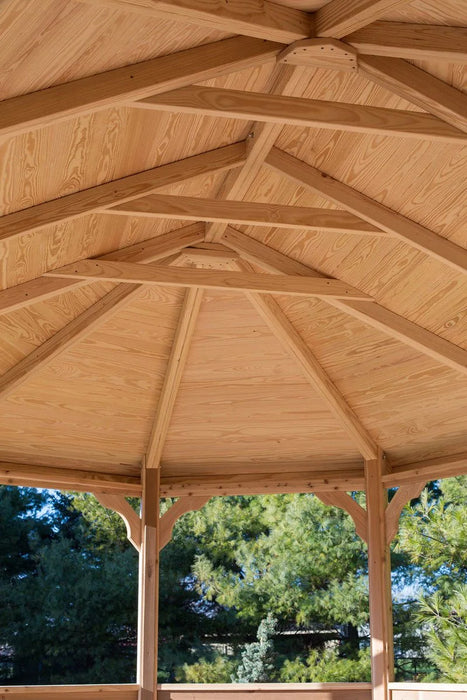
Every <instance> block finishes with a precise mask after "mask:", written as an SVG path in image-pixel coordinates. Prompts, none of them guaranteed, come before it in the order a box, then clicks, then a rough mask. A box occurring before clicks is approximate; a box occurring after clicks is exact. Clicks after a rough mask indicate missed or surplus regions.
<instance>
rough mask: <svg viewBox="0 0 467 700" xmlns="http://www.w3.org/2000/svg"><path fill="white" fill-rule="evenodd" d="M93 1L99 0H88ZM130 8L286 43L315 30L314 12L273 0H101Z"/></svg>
mask: <svg viewBox="0 0 467 700" xmlns="http://www.w3.org/2000/svg"><path fill="white" fill-rule="evenodd" d="M86 2H90V3H92V4H93V5H95V4H96V0H86ZM98 2H99V3H100V4H101V5H109V6H110V7H112V8H115V9H121V10H123V11H127V12H138V13H142V14H145V15H147V16H150V17H151V16H152V17H161V18H166V19H170V20H173V21H178V22H183V23H187V22H188V23H189V24H195V25H199V26H201V27H206V29H210V30H212V29H218V30H219V31H221V32H227V33H229V34H246V35H247V36H254V37H259V38H260V39H271V40H273V41H281V42H283V43H285V44H288V43H290V42H291V41H295V39H299V38H303V37H305V36H309V35H310V34H311V33H312V31H313V16H312V15H311V14H308V13H306V12H301V11H300V10H295V9H293V8H291V7H284V6H283V5H278V4H276V3H273V2H269V0H248V2H241V1H239V0H230V2H225V3H224V2H212V1H210V0H157V2H154V0H98Z"/></svg>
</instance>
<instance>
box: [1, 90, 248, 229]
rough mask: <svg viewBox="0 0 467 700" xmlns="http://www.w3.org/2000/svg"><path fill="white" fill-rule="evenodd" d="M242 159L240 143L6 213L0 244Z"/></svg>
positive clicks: (233, 165)
mask: <svg viewBox="0 0 467 700" xmlns="http://www.w3.org/2000/svg"><path fill="white" fill-rule="evenodd" d="M0 108H1V103H0ZM245 159H246V145H245V142H243V141H242V142H240V143H234V144H232V145H230V146H224V147H222V148H217V149H215V150H212V151H206V152H204V153H200V154H199V155H196V156H190V157H188V158H183V159H181V160H177V161H174V162H172V163H167V164H166V165H160V166H158V167H156V168H151V169H150V170H144V171H143V172H140V173H136V174H135V175H129V176H128V177H122V178H120V179H119V180H112V181H111V182H106V183H105V184H103V185H97V186H96V187H90V188H89V189H86V190H80V191H79V192H75V193H74V194H69V195H66V196H65V197H59V198H58V199H52V200H50V201H48V202H43V203H42V204H37V205H35V206H33V207H29V208H28V209H21V210H20V211H16V212H13V213H12V214H6V215H5V216H2V217H0V241H8V240H11V239H13V238H15V237H16V236H20V235H22V234H24V233H29V232H31V231H36V230H39V229H41V228H44V227H46V226H51V225H53V224H58V223H61V222H63V221H70V220H71V219H76V218H78V217H81V216H85V215H86V214H92V213H93V212H96V211H104V210H106V208H108V207H112V206H115V205H117V204H123V203H128V202H130V201H132V200H134V199H138V197H142V196H144V195H147V194H149V193H152V192H157V190H159V189H161V188H162V187H167V186H169V185H174V184H177V183H179V182H185V181H186V180H190V179H191V178H194V177H198V176H199V175H208V174H213V173H219V172H223V171H225V170H230V169H231V168H236V167H238V166H240V165H242V164H243V163H244V162H245Z"/></svg>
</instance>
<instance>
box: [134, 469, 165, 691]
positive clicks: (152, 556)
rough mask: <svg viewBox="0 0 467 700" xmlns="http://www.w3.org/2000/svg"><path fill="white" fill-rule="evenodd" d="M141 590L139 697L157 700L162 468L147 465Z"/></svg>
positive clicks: (140, 561)
mask: <svg viewBox="0 0 467 700" xmlns="http://www.w3.org/2000/svg"><path fill="white" fill-rule="evenodd" d="M142 480H143V494H142V500H141V521H142V540H141V550H140V560H139V592H138V655H137V682H138V683H139V685H140V688H139V693H138V700H157V649H158V632H159V523H160V518H159V501H160V469H149V468H148V467H146V465H143V471H142Z"/></svg>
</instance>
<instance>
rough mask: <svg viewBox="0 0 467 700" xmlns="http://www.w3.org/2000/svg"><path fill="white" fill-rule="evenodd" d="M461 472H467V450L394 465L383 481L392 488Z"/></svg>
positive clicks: (444, 477)
mask: <svg viewBox="0 0 467 700" xmlns="http://www.w3.org/2000/svg"><path fill="white" fill-rule="evenodd" d="M460 474H467V452H458V453H456V454H452V455H446V456H444V457H434V458H433V459H425V460H421V461H418V462H411V463H409V464H402V465H398V466H393V467H392V469H391V472H390V473H388V474H385V475H384V476H383V482H384V484H385V486H386V487H387V488H391V487H393V486H400V485H404V484H410V483H414V482H415V483H416V482H421V481H425V483H426V482H427V481H433V480H435V479H447V478H448V477H451V476H459V475H460Z"/></svg>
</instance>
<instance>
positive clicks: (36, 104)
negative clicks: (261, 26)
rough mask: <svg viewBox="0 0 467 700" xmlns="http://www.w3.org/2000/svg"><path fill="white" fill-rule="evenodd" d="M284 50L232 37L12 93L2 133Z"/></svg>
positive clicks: (1, 115)
mask: <svg viewBox="0 0 467 700" xmlns="http://www.w3.org/2000/svg"><path fill="white" fill-rule="evenodd" d="M198 1H199V0H196V2H198ZM92 2H93V4H95V2H94V0H92ZM284 9H285V8H284ZM228 31H229V33H231V31H232V30H231V29H229V30H228ZM282 48H283V46H282V45H281V44H275V43H272V42H265V41H261V40H259V39H251V38H249V37H243V36H239V37H233V38H232V39H224V40H222V41H217V42H213V43H211V44H204V45H203V46H197V47H195V48H192V49H186V50H185V51H179V52H177V53H173V54H169V55H168V56H161V57H160V58H154V59H152V60H150V61H144V62H142V63H135V64H133V65H130V66H124V67H123V68H116V69H114V70H111V71H106V72H104V73H98V74H97V75H92V76H90V77H88V78H81V79H80V80H74V81H71V82H69V83H64V84H62V85H56V86H54V87H50V88H46V89H44V90H39V91H38V92H32V93H29V94H27V95H20V96H18V97H12V98H10V99H8V100H4V101H3V102H1V103H0V135H1V136H11V135H14V134H17V133H21V132H24V131H30V130H31V129H37V128H42V127H45V126H48V125H49V124H51V123H55V122H57V121H58V120H63V119H68V118H70V117H76V116H79V115H82V114H87V113H89V112H93V111H96V110H100V109H106V108H107V107H109V106H112V105H115V104H118V103H121V102H127V101H128V100H140V99H142V98H143V97H149V96H150V95H153V94H155V93H159V92H165V91H167V90H174V89H176V88H179V87H182V86H184V85H192V84H193V83H197V82H201V81H203V80H209V79H210V78H215V77H217V76H219V75H225V74H227V73H232V72H234V71H239V70H243V69H244V68H254V67H255V66H258V65H261V64H263V63H267V62H268V61H272V60H274V58H275V56H276V55H277V53H278V52H279V51H280V50H281V49H282Z"/></svg>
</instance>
